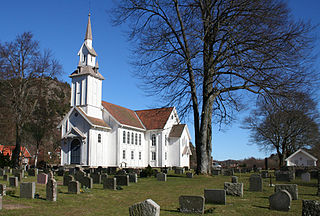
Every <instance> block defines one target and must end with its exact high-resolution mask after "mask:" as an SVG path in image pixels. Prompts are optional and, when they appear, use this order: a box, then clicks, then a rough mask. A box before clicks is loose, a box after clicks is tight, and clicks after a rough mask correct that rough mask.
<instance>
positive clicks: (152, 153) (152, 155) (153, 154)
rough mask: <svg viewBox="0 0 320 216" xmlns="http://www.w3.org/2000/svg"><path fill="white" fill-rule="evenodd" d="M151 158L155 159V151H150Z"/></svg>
mask: <svg viewBox="0 0 320 216" xmlns="http://www.w3.org/2000/svg"><path fill="white" fill-rule="evenodd" d="M151 160H156V152H151Z"/></svg>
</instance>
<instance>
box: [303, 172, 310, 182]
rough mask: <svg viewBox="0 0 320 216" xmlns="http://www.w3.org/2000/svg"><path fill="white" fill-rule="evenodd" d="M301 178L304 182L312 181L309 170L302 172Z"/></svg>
mask: <svg viewBox="0 0 320 216" xmlns="http://www.w3.org/2000/svg"><path fill="white" fill-rule="evenodd" d="M301 180H302V181H303V182H310V173H308V172H305V173H302V174H301Z"/></svg>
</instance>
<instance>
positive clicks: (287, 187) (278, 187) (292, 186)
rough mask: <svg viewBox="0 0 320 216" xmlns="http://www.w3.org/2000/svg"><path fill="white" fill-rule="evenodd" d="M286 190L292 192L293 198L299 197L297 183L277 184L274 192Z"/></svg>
mask: <svg viewBox="0 0 320 216" xmlns="http://www.w3.org/2000/svg"><path fill="white" fill-rule="evenodd" d="M280 190H286V191H288V192H289V193H290V194H291V198H292V200H297V199H298V185H296V184H276V185H275V188H274V192H277V191H280Z"/></svg>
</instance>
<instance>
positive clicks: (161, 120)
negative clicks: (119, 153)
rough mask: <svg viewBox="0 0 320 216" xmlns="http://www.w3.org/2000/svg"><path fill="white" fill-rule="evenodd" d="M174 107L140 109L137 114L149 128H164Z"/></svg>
mask: <svg viewBox="0 0 320 216" xmlns="http://www.w3.org/2000/svg"><path fill="white" fill-rule="evenodd" d="M172 110H173V107H166V108H159V109H149V110H138V111H136V113H137V115H138V116H139V118H140V119H141V121H142V123H143V124H144V126H145V127H146V129H147V130H155V129H163V128H164V126H165V125H166V123H167V121H168V119H169V117H170V114H171V113H172Z"/></svg>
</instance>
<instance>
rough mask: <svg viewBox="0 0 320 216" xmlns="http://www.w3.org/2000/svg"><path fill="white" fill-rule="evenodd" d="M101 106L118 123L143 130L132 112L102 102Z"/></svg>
mask: <svg viewBox="0 0 320 216" xmlns="http://www.w3.org/2000/svg"><path fill="white" fill-rule="evenodd" d="M102 106H103V107H104V108H105V109H106V110H107V111H108V112H109V113H110V114H111V115H112V116H113V117H114V118H115V119H116V120H117V121H118V122H119V123H120V124H124V125H128V126H132V127H136V128H141V129H144V127H143V125H142V124H141V122H140V120H139V118H138V116H137V115H136V113H135V112H134V111H133V110H130V109H127V108H124V107H121V106H118V105H114V104H111V103H108V102H105V101H102Z"/></svg>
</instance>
